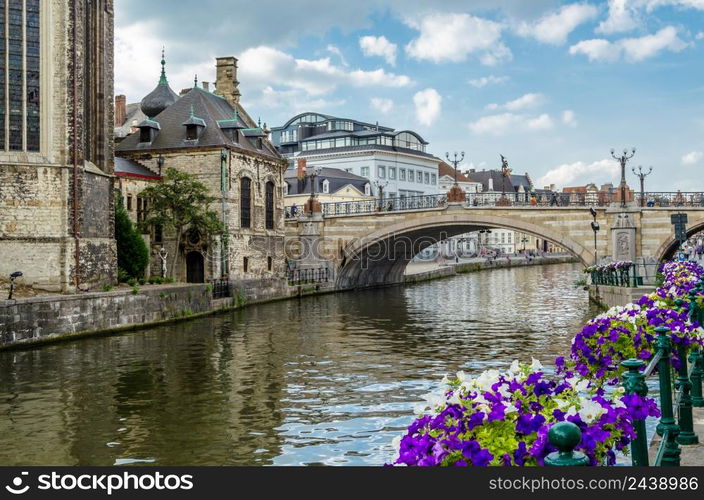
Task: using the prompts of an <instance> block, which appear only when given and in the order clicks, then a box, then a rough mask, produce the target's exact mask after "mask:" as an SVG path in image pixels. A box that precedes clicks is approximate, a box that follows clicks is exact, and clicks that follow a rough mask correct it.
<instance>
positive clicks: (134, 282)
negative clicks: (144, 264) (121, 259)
mask: <svg viewBox="0 0 704 500" xmlns="http://www.w3.org/2000/svg"><path fill="white" fill-rule="evenodd" d="M127 284H128V285H129V286H136V285H137V278H130V279H128V280H127Z"/></svg>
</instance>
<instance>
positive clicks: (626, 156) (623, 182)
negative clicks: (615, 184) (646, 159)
mask: <svg viewBox="0 0 704 500" xmlns="http://www.w3.org/2000/svg"><path fill="white" fill-rule="evenodd" d="M615 151H616V150H615V149H613V148H612V149H611V156H612V157H613V159H614V160H616V161H617V162H619V164H620V165H621V186H620V190H621V208H626V163H627V162H628V160H630V159H631V158H633V155H635V154H636V148H631V154H630V155H629V154H628V150H627V149H624V150H623V155H622V156H616V154H615Z"/></svg>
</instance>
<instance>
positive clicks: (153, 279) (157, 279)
mask: <svg viewBox="0 0 704 500" xmlns="http://www.w3.org/2000/svg"><path fill="white" fill-rule="evenodd" d="M148 281H149V284H150V285H160V284H162V283H163V282H164V278H162V277H161V276H150V277H149V280H148Z"/></svg>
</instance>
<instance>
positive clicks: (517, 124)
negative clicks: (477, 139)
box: [469, 113, 554, 135]
mask: <svg viewBox="0 0 704 500" xmlns="http://www.w3.org/2000/svg"><path fill="white" fill-rule="evenodd" d="M553 125H554V124H553V121H552V118H550V115H548V114H546V113H543V114H541V115H539V116H528V115H523V114H515V113H502V114H498V115H488V116H483V117H481V118H480V119H478V120H477V121H475V122H473V123H470V124H469V129H470V130H471V131H472V132H473V133H475V134H488V135H504V134H506V133H508V132H526V131H528V132H530V131H540V130H549V129H551V128H553Z"/></svg>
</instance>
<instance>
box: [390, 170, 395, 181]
mask: <svg viewBox="0 0 704 500" xmlns="http://www.w3.org/2000/svg"><path fill="white" fill-rule="evenodd" d="M389 179H391V180H396V167H389Z"/></svg>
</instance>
